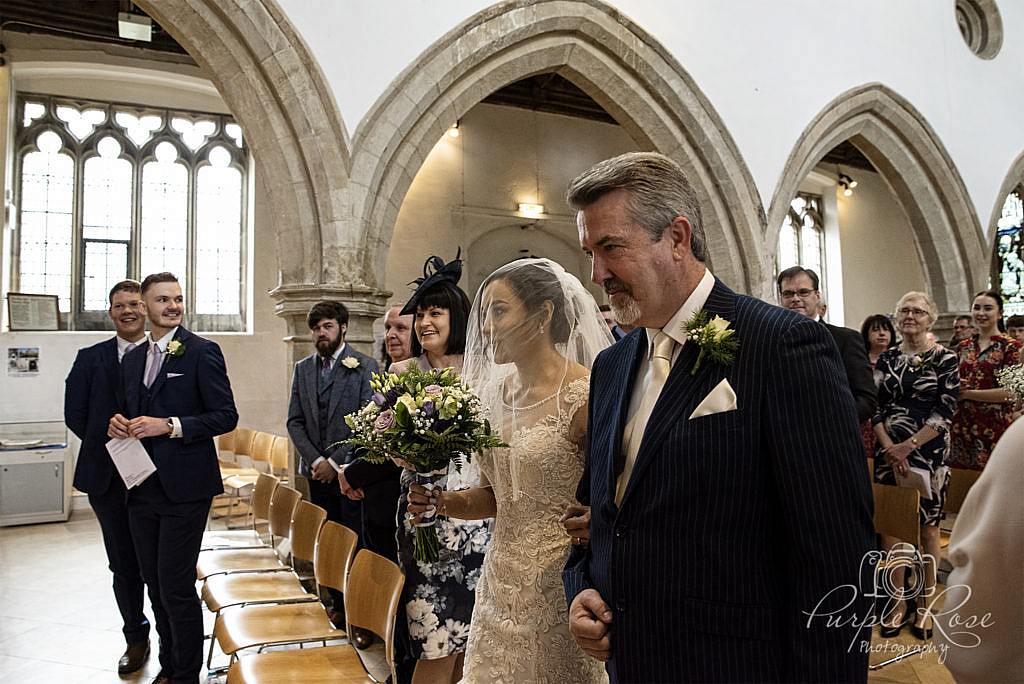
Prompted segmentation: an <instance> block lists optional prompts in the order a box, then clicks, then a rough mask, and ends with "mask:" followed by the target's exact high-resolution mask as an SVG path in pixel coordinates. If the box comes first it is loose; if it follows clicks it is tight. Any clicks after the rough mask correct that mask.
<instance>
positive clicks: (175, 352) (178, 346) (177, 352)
mask: <svg viewBox="0 0 1024 684" xmlns="http://www.w3.org/2000/svg"><path fill="white" fill-rule="evenodd" d="M164 353H165V354H167V355H168V356H184V355H185V343H184V342H181V341H179V340H171V341H170V342H168V343H167V351H165V352H164Z"/></svg>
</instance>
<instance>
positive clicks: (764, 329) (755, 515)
mask: <svg viewBox="0 0 1024 684" xmlns="http://www.w3.org/2000/svg"><path fill="white" fill-rule="evenodd" d="M704 309H705V310H706V311H708V312H709V313H710V314H711V315H712V316H714V315H719V316H722V317H723V318H725V319H726V320H728V321H730V322H731V324H732V328H733V329H735V330H736V336H737V339H738V340H739V344H740V347H739V351H738V352H737V354H736V357H735V359H734V360H733V363H732V364H731V365H730V366H728V367H726V366H723V365H719V364H716V363H714V362H711V361H710V360H707V359H705V360H704V361H703V362H702V364H701V367H700V369H699V370H698V371H697V373H696V374H695V375H693V374H691V369H692V368H693V366H694V363H695V361H696V359H697V355H698V352H699V349H698V347H697V345H696V344H693V343H688V344H686V345H684V347H683V349H682V350H681V352H680V353H679V356H678V358H677V359H676V361H675V362H674V364H673V367H672V371H671V373H670V375H669V378H668V380H667V382H666V384H665V386H664V388H663V390H662V393H661V395H660V397H659V399H658V401H657V403H656V404H655V406H654V409H653V411H652V413H651V416H650V420H649V421H648V424H647V428H646V431H645V432H644V436H643V439H642V442H641V445H640V449H639V453H638V455H637V459H636V463H635V465H634V469H633V473H632V477H631V479H630V481H629V484H628V486H627V488H626V491H625V493H624V496H623V499H622V503H621V507H617V506H616V505H615V502H614V499H615V483H616V476H617V473H616V466H615V463H616V460H617V459H619V458H620V452H621V448H622V432H623V426H624V424H625V421H626V412H627V410H628V406H629V401H630V396H631V393H632V389H633V382H634V380H635V377H636V372H637V368H638V364H639V362H640V360H641V358H642V356H643V355H644V354H646V352H647V342H646V335H645V333H644V331H643V329H639V330H635V331H633V332H631V333H630V334H629V335H627V336H626V337H625V338H624V339H623V340H622V341H620V342H619V343H618V344H615V345H613V346H612V347H610V348H608V349H607V350H605V351H604V352H602V353H601V354H600V355H599V356H598V357H597V359H596V361H595V362H594V368H593V371H592V374H591V383H590V406H589V412H590V414H589V426H590V427H589V433H590V434H589V444H588V449H587V462H586V469H585V471H584V474H583V479H582V481H581V483H580V489H579V492H578V493H577V496H578V498H579V500H580V501H581V502H583V503H585V504H589V505H590V506H591V523H590V524H591V528H590V545H589V547H587V548H586V549H584V548H582V547H576V548H574V550H573V552H572V555H571V556H570V558H569V560H568V563H567V566H566V570H565V573H564V580H565V587H566V594H567V597H568V599H569V601H570V602H571V601H572V600H573V598H575V596H576V594H577V593H579V592H580V591H582V590H583V589H585V588H594V589H596V590H597V591H598V592H599V593H600V594H601V596H602V598H603V599H604V600H605V602H607V603H608V605H609V606H610V607H611V609H612V612H613V623H612V628H611V630H612V631H611V643H612V658H611V660H610V661H609V663H608V672H609V674H610V676H611V679H612V682H670V681H671V682H677V681H765V682H767V681H830V682H836V681H864V680H865V679H866V677H867V654H866V653H862V652H861V645H860V643H859V641H858V635H857V629H855V628H850V627H848V626H846V627H829V626H827V625H826V618H825V617H820V618H816V619H812V620H809V619H808V616H807V615H805V611H806V612H814V611H815V606H816V605H817V604H818V602H819V601H822V600H824V603H823V605H822V606H821V607H819V608H818V609H817V613H818V614H820V613H822V612H824V611H826V610H829V609H833V610H840V609H843V612H842V614H843V615H844V616H847V617H853V616H854V615H856V616H857V617H858V619H860V620H864V619H865V615H868V614H870V612H871V602H870V600H869V599H866V598H864V594H865V593H866V592H862V591H858V588H859V587H860V586H861V576H862V574H864V573H862V572H861V571H860V568H861V562H862V559H863V558H864V556H865V554H867V553H868V552H869V551H871V550H872V549H873V548H874V541H875V535H874V531H873V525H872V498H871V487H870V482H869V480H868V473H867V470H866V468H865V467H864V448H863V445H862V443H861V440H860V432H859V430H858V425H857V417H856V414H855V412H854V405H853V399H852V397H851V395H850V390H849V387H848V386H847V382H846V376H845V374H844V372H843V367H842V364H841V361H840V359H839V354H838V352H837V350H836V346H835V343H834V342H833V341H832V338H831V337H830V336H829V334H828V332H827V331H826V330H825V328H824V327H823V326H821V325H818V324H817V323H815V322H814V321H812V320H811V319H809V318H805V317H803V316H800V315H798V314H795V313H792V312H790V311H786V310H784V309H781V308H779V307H776V306H771V305H768V304H765V303H764V302H762V301H760V300H757V299H754V298H752V297H746V296H741V295H737V294H736V293H734V292H732V291H731V290H729V289H728V288H727V287H725V286H724V285H723V284H722V283H721V281H717V280H716V282H715V286H714V289H713V290H712V292H711V294H710V296H709V298H708V300H707V303H706V304H705V306H704ZM723 378H727V379H728V381H729V383H730V385H731V386H732V387H733V390H734V391H735V393H736V396H737V409H736V410H734V411H729V412H724V413H718V414H713V415H708V416H703V417H700V418H695V419H693V420H690V419H689V416H690V414H691V413H692V412H693V410H694V409H695V408H696V407H697V405H698V404H699V403H700V402H701V401H702V400H703V399H704V397H705V396H707V395H708V393H709V392H710V391H711V390H712V389H713V388H714V387H715V386H716V385H718V384H719V382H721V381H722V379H723ZM840 587H845V588H844V589H842V590H840V589H839V588H840ZM833 590H838V593H833V594H832V595H831V596H830V597H829V598H826V595H829V592H830V591H833ZM847 604H851V605H849V606H848V605H847ZM808 623H809V624H808ZM869 633H870V632H869V631H866V632H865V634H869Z"/></svg>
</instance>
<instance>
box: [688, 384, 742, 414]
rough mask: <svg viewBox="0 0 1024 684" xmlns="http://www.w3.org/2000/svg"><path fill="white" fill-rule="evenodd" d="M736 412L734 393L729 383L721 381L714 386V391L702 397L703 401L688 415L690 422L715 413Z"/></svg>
mask: <svg viewBox="0 0 1024 684" xmlns="http://www.w3.org/2000/svg"><path fill="white" fill-rule="evenodd" d="M735 410H736V393H735V392H733V391H732V385H730V384H729V381H728V380H726V379H723V380H722V382H720V383H718V384H717V385H715V389H713V390H711V391H710V392H709V393H708V396H706V397H704V401H702V402H700V404H698V405H697V408H695V409H694V410H693V413H691V414H690V420H693V419H694V418H700V417H701V416H710V415H713V414H715V413H725V412H726V411H735Z"/></svg>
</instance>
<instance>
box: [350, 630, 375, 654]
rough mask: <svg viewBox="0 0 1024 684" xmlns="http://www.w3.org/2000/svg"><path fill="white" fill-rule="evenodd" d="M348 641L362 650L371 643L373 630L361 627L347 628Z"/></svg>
mask: <svg viewBox="0 0 1024 684" xmlns="http://www.w3.org/2000/svg"><path fill="white" fill-rule="evenodd" d="M348 638H349V641H351V642H352V645H353V646H355V647H356V648H358V649H359V650H363V649H365V648H369V647H370V646H372V645H373V632H371V631H370V630H368V629H363V628H362V627H352V628H351V629H349V630H348Z"/></svg>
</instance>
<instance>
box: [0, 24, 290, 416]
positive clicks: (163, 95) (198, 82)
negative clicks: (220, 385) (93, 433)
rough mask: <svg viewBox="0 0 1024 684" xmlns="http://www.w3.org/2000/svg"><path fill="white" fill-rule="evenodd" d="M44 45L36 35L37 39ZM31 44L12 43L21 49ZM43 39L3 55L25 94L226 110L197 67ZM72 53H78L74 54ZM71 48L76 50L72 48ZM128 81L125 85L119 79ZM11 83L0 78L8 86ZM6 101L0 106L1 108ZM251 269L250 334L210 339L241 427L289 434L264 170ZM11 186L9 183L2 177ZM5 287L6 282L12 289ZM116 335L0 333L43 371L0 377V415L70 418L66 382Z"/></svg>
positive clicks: (2, 345)
mask: <svg viewBox="0 0 1024 684" xmlns="http://www.w3.org/2000/svg"><path fill="white" fill-rule="evenodd" d="M35 38H37V37H35V36H33V39H35ZM24 40H25V37H24V36H22V37H20V39H19V40H16V41H13V42H14V43H15V44H18V45H22V42H23V41H24ZM49 40H50V39H41V41H40V42H39V43H34V44H35V45H42V46H46V45H48V46H49V47H47V48H45V49H44V48H43V47H36V48H31V49H25V48H24V47H23V46H22V47H17V48H14V49H11V50H10V51H9V52H8V53H7V54H6V55H5V57H6V58H7V59H8V65H9V66H7V67H4V68H0V71H3V72H5V73H6V74H10V73H12V72H13V74H14V76H13V81H14V88H16V89H18V90H19V91H27V92H39V93H44V94H47V93H48V94H57V95H64V96H68V97H85V98H91V99H100V100H104V99H109V100H114V101H121V102H133V103H139V104H148V105H151V106H164V107H181V108H190V109H196V110H200V111H213V112H225V111H228V110H227V108H226V107H225V105H224V102H223V101H222V100H221V99H220V98H219V96H217V94H216V90H215V89H214V88H213V86H212V84H211V83H210V82H209V81H207V80H205V79H202V78H201V72H200V71H199V70H198V69H197V68H196V67H188V66H187V65H181V64H175V63H173V62H171V63H169V62H163V61H149V60H145V61H144V60H138V59H135V60H130V59H127V58H119V57H111V56H110V55H108V54H106V53H104V52H103V51H102V50H99V49H96V48H95V47H94V45H95V44H83V43H78V42H75V41H60V40H57V41H56V45H54V44H51V43H50V42H48V41H49ZM69 46H70V47H69ZM72 48H73V49H72ZM118 77H121V78H120V81H119V80H118ZM3 83H4V81H3V79H0V86H2V85H3ZM2 102H3V98H0V104H2ZM6 119H7V117H6V116H3V117H0V158H6V150H5V149H4V142H5V141H7V140H8V136H9V135H10V134H12V133H13V131H9V130H7V129H6V124H5V122H6ZM256 167H257V169H256V176H257V177H256V182H255V183H254V185H253V187H254V192H252V194H251V197H252V199H253V207H252V213H253V220H252V226H251V229H252V235H251V236H250V243H249V249H250V250H251V257H250V265H249V271H250V276H251V278H252V292H253V295H252V297H251V298H250V302H251V305H250V309H249V311H250V315H249V331H248V332H246V333H219V334H211V335H209V337H210V338H212V339H214V340H215V341H216V342H217V343H218V344H219V345H220V347H221V349H222V350H223V352H224V357H225V360H226V362H227V366H228V373H229V376H230V378H231V383H232V388H233V390H234V394H235V402H236V404H237V407H238V410H239V414H240V424H241V425H245V426H249V427H253V428H256V429H261V430H266V431H271V432H276V433H280V434H284V432H285V418H286V414H287V406H288V396H289V392H290V383H291V376H290V374H289V372H288V370H287V365H286V363H287V346H286V345H285V344H283V343H282V341H281V340H282V338H283V337H284V336H285V335H286V334H287V330H286V326H285V323H284V321H283V320H282V319H280V318H279V317H277V316H276V315H275V314H274V305H273V301H272V300H271V299H270V297H269V296H267V294H266V293H267V292H268V291H269V290H270V289H272V288H273V287H275V286H276V285H277V284H278V282H277V280H278V279H277V261H276V254H275V250H276V245H275V242H276V237H275V226H274V225H273V224H272V223H271V218H270V217H271V216H272V215H273V214H272V210H271V208H270V207H267V206H266V203H265V202H264V201H263V199H262V196H263V193H262V192H261V188H260V184H259V177H258V162H257V164H256ZM0 181H4V182H5V184H6V186H5V187H10V184H9V183H10V178H9V176H8V177H7V178H6V179H4V177H3V176H0ZM3 234H4V239H5V244H4V251H3V254H4V258H3V260H2V267H3V269H4V271H5V273H6V272H7V270H8V269H9V262H8V261H7V255H8V253H9V245H8V244H7V243H6V241H7V240H10V239H11V236H12V233H11V232H10V231H9V230H7V229H6V227H5V229H4V231H3ZM6 286H7V283H6V281H5V287H6ZM109 334H110V333H86V332H59V333H23V332H13V333H12V332H3V333H0V350H3V354H4V357H6V350H7V348H9V347H39V348H40V354H41V362H40V373H39V375H38V376H35V377H30V378H15V377H12V376H8V375H7V373H6V370H5V371H3V373H2V374H0V416H2V417H3V418H2V419H3V420H5V421H7V420H12V421H17V420H52V419H60V418H61V417H62V415H63V396H64V378H65V377H66V376H67V372H68V370H69V369H70V368H71V364H72V363H73V361H74V358H75V354H76V353H77V350H78V349H79V348H81V347H84V346H88V345H90V344H93V343H95V342H98V341H100V340H102V339H105V338H106V337H107V336H108V335H109Z"/></svg>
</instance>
